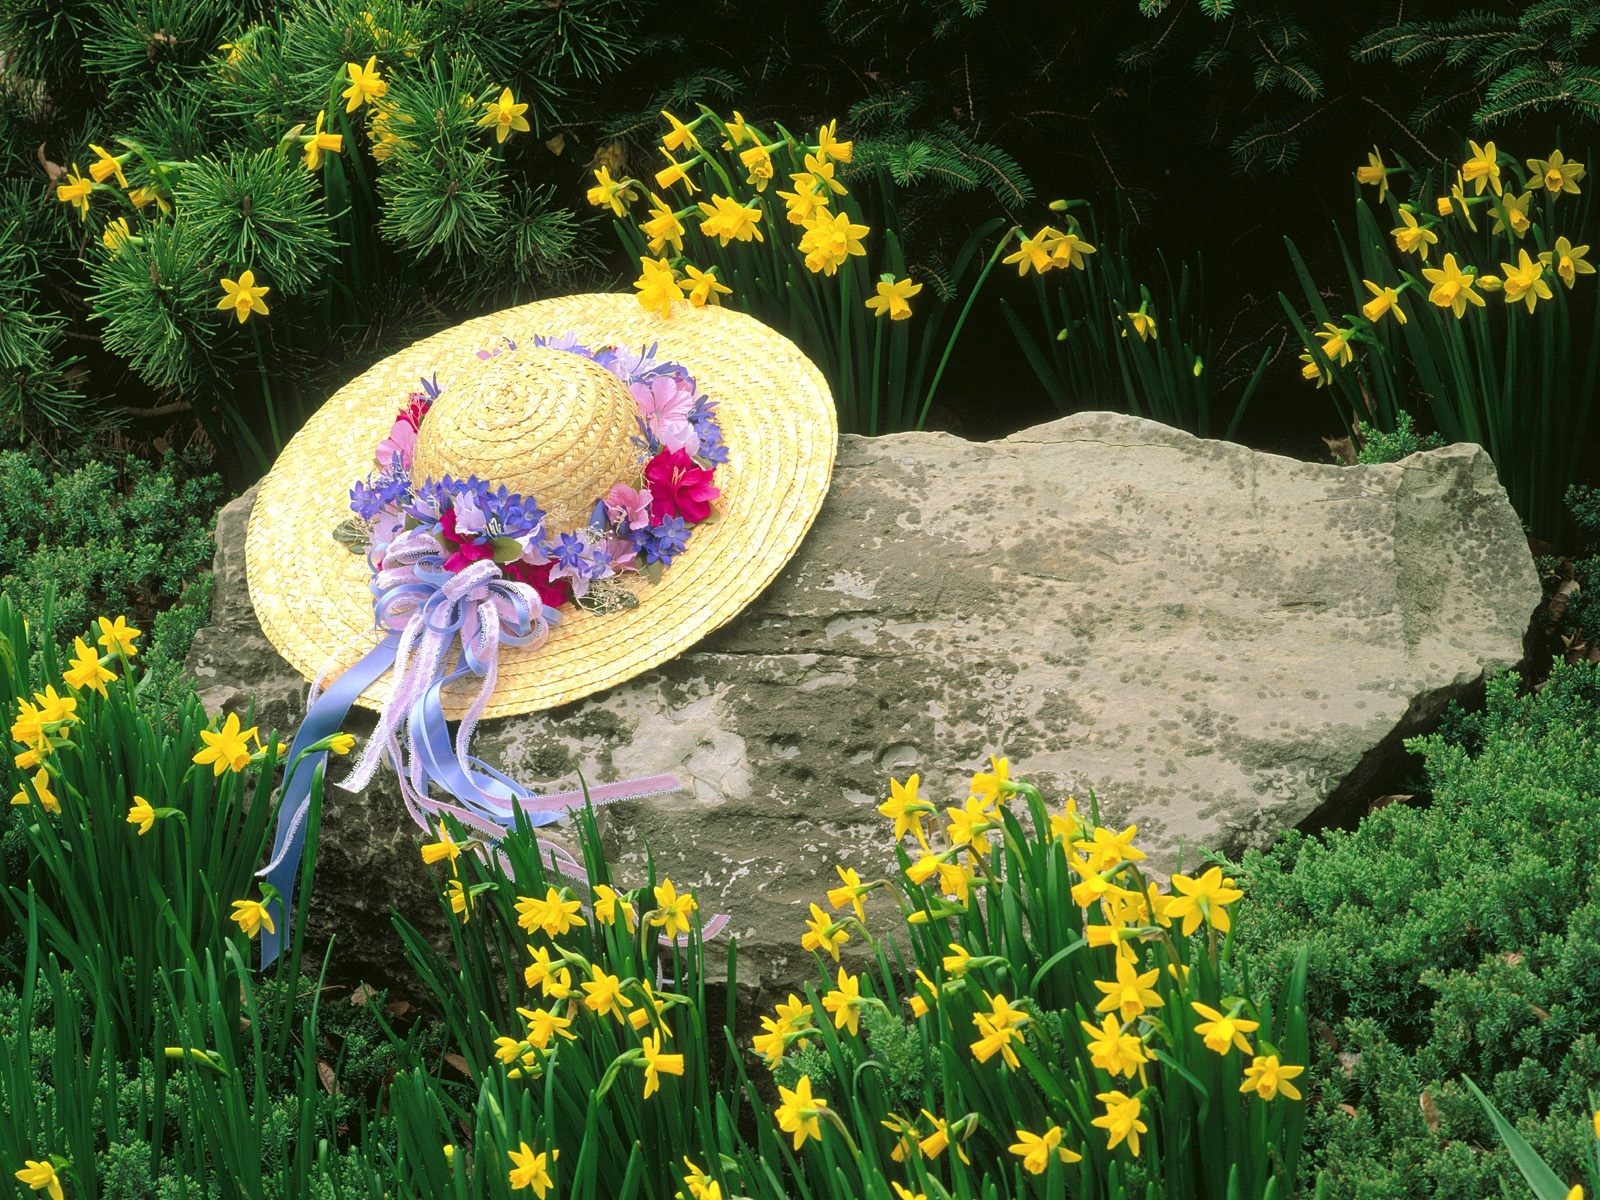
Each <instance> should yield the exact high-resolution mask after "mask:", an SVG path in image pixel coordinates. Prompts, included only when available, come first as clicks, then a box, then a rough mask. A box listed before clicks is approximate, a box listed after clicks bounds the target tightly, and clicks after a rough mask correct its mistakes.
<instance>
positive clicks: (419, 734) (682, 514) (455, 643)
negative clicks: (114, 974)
mask: <svg viewBox="0 0 1600 1200" xmlns="http://www.w3.org/2000/svg"><path fill="white" fill-rule="evenodd" d="M532 344H533V345H534V346H535V347H539V348H549V349H555V350H564V351H567V352H569V353H572V354H577V355H580V356H582V357H584V358H587V359H588V360H589V361H591V362H593V363H595V364H596V365H597V366H600V367H602V368H604V369H605V370H606V371H608V372H610V373H611V374H612V375H614V376H615V377H616V378H617V379H619V380H620V381H621V382H622V383H623V384H624V385H625V386H626V388H627V390H628V392H629V394H630V395H631V396H632V397H633V400H634V403H635V405H636V406H637V408H638V413H637V424H638V428H637V433H636V434H635V436H634V437H633V439H632V440H633V444H634V446H635V448H636V451H637V453H636V463H635V467H636V470H635V472H634V473H633V474H631V475H630V476H629V477H628V478H625V479H618V480H616V481H615V482H614V483H613V484H612V485H611V486H610V487H609V489H608V490H607V491H606V492H605V494H604V495H601V496H597V497H596V498H595V501H594V505H593V507H592V509H591V510H590V514H589V520H588V522H587V524H585V525H583V526H581V527H579V528H577V529H572V530H553V529H550V528H549V527H548V525H547V522H546V515H545V512H544V510H543V509H541V508H540V506H539V502H538V498H537V497H536V496H525V495H519V494H517V493H514V492H510V491H508V490H507V489H506V488H505V487H504V486H501V487H495V486H493V485H492V484H491V483H489V482H488V481H485V480H481V479H478V478H476V477H469V478H467V479H464V480H456V479H452V478H451V477H450V476H448V475H446V476H444V477H443V478H439V479H432V478H428V479H423V480H420V481H419V480H416V479H414V478H413V476H412V465H413V456H414V452H415V450H416V446H417V437H418V434H419V432H420V430H421V428H422V425H423V423H424V422H425V421H426V420H427V417H428V412H429V410H430V409H431V408H432V406H433V404H434V402H435V401H437V400H438V398H439V397H440V395H442V394H443V389H441V388H440V387H439V385H438V382H437V375H434V376H433V377H431V378H425V379H423V380H421V382H420V388H419V390H417V391H413V392H411V393H410V394H409V395H408V396H407V397H406V401H405V404H404V405H403V406H402V407H401V408H400V409H399V410H398V412H397V413H396V415H395V420H394V424H393V425H392V426H391V428H390V430H389V432H388V434H387V435H386V436H385V437H384V438H383V439H382V441H380V442H379V443H378V445H377V447H376V449H375V450H374V454H373V460H374V464H375V465H374V469H373V471H372V472H371V473H369V475H368V476H367V478H365V479H363V480H358V481H356V482H355V483H354V484H353V486H352V487H351V489H350V507H351V510H352V512H353V513H354V517H353V518H352V519H350V520H347V521H345V522H344V523H342V524H341V525H340V526H339V528H338V529H336V530H335V531H334V536H335V537H336V538H338V539H339V540H340V541H342V542H345V543H346V544H347V545H350V546H351V548H352V549H357V550H365V553H366V556H367V562H368V565H369V566H370V568H371V571H372V583H371V590H372V595H373V612H374V617H375V622H376V626H377V628H378V629H380V630H381V631H383V632H384V635H385V636H384V640H383V641H382V642H381V643H380V644H379V645H378V646H377V647H376V648H374V649H373V650H372V651H371V652H369V653H368V654H367V655H366V656H365V657H364V658H363V659H362V660H361V661H360V662H358V663H357V664H356V665H355V666H353V667H351V668H350V669H349V670H347V671H345V672H344V673H343V674H342V675H341V676H340V677H339V679H338V680H337V682H335V683H334V684H333V685H332V686H331V687H329V688H328V689H327V690H325V691H324V690H323V688H322V683H323V676H319V677H318V679H317V680H316V681H315V682H314V683H313V684H312V688H311V696H310V700H309V702H308V707H307V712H306V717H305V720H304V721H302V723H301V726H300V729H299V731H298V732H297V734H296V736H295V740H294V744H293V745H292V746H291V747H290V751H289V759H288V761H289V762H290V764H291V767H290V771H291V778H290V779H289V780H286V782H285V787H284V797H283V801H282V804H281V806H280V810H279V822H278V830H277V836H276V838H275V840H274V845H273V855H272V859H271V861H270V862H269V863H268V864H267V866H266V867H265V868H263V869H262V871H261V872H260V875H261V876H262V877H263V878H264V879H265V880H266V881H267V883H268V884H269V885H270V886H271V887H272V888H273V889H274V891H275V893H276V895H277V896H278V898H279V899H280V900H281V903H282V913H281V916H282V918H283V920H282V921H281V922H279V929H280V930H281V931H283V932H280V933H278V934H276V935H274V936H273V937H270V938H268V937H264V938H263V941H262V965H263V967H265V966H267V965H268V964H270V963H271V962H272V961H273V959H274V958H275V957H276V956H277V955H278V953H279V952H280V951H281V949H282V946H283V939H284V937H285V936H286V934H287V931H288V929H289V926H290V922H289V920H288V917H289V909H290V902H291V898H292V896H293V890H294V884H295V880H296V877H297V875H298V864H299V860H300V857H301V852H302V850H303V848H304V828H305V819H306V816H307V810H308V807H309V800H310V789H311V776H312V771H311V770H310V769H304V770H299V771H297V770H296V769H295V765H296V764H297V762H298V760H299V758H300V755H301V753H302V752H306V753H308V754H309V753H310V749H311V747H313V746H314V745H315V744H316V743H317V742H318V740H319V739H324V738H326V737H327V736H328V735H330V734H331V733H334V732H336V731H337V729H338V727H339V725H340V724H342V723H343V721H344V718H345V716H346V714H347V713H348V712H349V709H350V707H351V706H352V705H353V704H354V703H355V700H356V698H357V697H358V696H359V695H360V694H361V693H362V692H363V691H364V690H365V689H366V688H367V687H368V686H369V685H370V684H371V683H373V682H374V681H376V680H377V679H379V678H381V677H382V675H383V674H384V672H385V671H387V670H389V669H390V668H391V667H392V669H393V676H392V679H391V683H390V690H389V695H388V697H387V699H386V700H385V702H384V705H383V708H382V711H381V713H380V715H379V718H378V724H377V728H376V729H375V730H374V732H373V734H372V737H371V738H370V739H369V740H368V742H367V746H366V748H365V750H364V752H363V753H362V755H361V758H360V759H359V760H358V761H357V763H356V765H355V767H354V768H353V769H352V770H351V772H350V774H349V776H348V777H347V778H346V779H344V780H341V781H340V786H341V787H343V788H346V789H348V790H351V791H359V790H360V789H361V788H362V787H364V786H366V784H367V783H368V782H369V781H370V780H371V779H372V777H373V775H374V773H375V772H376V771H377V769H378V768H379V767H380V766H381V765H382V764H383V763H385V762H387V763H390V764H392V765H393V766H394V768H395V771H396V774H397V775H398V776H399V780H400V791H401V794H402V796H403V797H404V799H405V803H406V807H407V809H408V811H409V812H410V813H411V816H412V818H413V819H414V820H415V821H416V822H417V823H418V824H419V825H420V826H422V827H423V828H424V829H428V828H430V826H431V824H433V823H435V822H437V821H438V818H439V816H440V815H441V814H448V815H450V816H451V817H453V818H455V819H456V820H458V821H460V822H461V823H462V824H463V825H465V826H466V827H468V828H470V829H473V830H474V831H475V832H477V833H479V834H481V835H482V836H483V837H484V838H485V841H486V844H487V845H488V846H489V847H490V849H491V851H493V850H494V847H495V846H496V844H497V843H498V840H499V838H500V836H502V835H503V834H504V832H505V831H506V830H507V829H510V828H512V827H514V825H515V824H516V822H517V821H518V819H519V818H522V819H526V820H527V821H528V823H529V824H530V825H533V826H542V825H548V824H551V823H553V822H555V821H557V820H559V819H560V818H561V817H562V816H563V815H564V814H565V813H566V812H567V811H569V810H571V809H572V808H575V807H581V806H582V805H583V803H584V802H585V801H586V800H587V801H590V802H595V803H606V802H609V801H613V800H618V799H623V798H635V797H640V796H648V795H653V794H656V793H659V792H663V791H670V790H672V789H674V788H676V787H677V786H678V784H677V780H675V779H674V778H672V777H671V776H666V775H662V776H652V777H650V778H646V779H635V780H628V781H625V782H622V783H614V784H607V785H603V786H599V787H591V788H588V789H585V790H580V791H571V792H562V793H558V794H546V795H539V794H536V793H534V792H532V791H531V790H529V789H528V788H526V787H524V786H522V785H521V784H518V783H517V782H515V781H514V780H512V779H510V778H508V777H507V776H505V775H503V774H501V773H500V772H499V771H497V770H495V769H494V768H493V767H490V766H488V765H487V764H486V763H484V762H482V761H481V760H479V759H476V758H474V757H472V756H471V755H470V754H469V753H468V744H469V742H470V740H471V737H472V733H473V729H474V728H475V726H476V724H477V722H478V719H479V717H480V716H481V715H482V713H483V711H484V709H485V707H486V706H487V705H488V703H489V699H490V697H491V695H492V694H493V692H494V687H495V682H496V678H497V674H498V662H499V652H500V649H501V648H502V647H508V646H514V647H523V648H529V649H537V648H538V647H539V646H541V645H542V644H543V643H544V642H545V640H546V639H547V638H548V637H549V633H550V630H551V628H553V627H554V626H557V625H559V624H560V623H561V620H562V611H563V610H564V609H568V608H569V607H579V608H584V609H586V610H589V611H594V612H599V613H616V612H621V611H623V610H626V609H629V608H632V607H634V606H635V605H636V604H637V603H638V601H637V599H635V597H634V595H633V593H632V591H631V590H629V589H628V588H627V586H626V585H625V583H623V580H624V579H625V577H626V576H628V575H629V574H633V573H638V574H641V575H643V576H645V577H647V578H649V579H651V580H652V582H654V581H657V580H659V578H660V574H661V572H663V571H665V570H666V569H668V568H669V567H670V566H671V564H672V561H673V560H674V559H675V558H677V557H678V556H679V555H680V554H682V553H683V551H684V550H685V548H686V547H687V546H688V544H689V542H690V540H691V539H692V538H693V536H694V531H695V527H696V526H698V525H699V524H701V523H702V522H704V521H706V520H707V519H708V518H710V517H711V515H712V508H711V505H712V502H713V501H714V500H716V499H717V497H718V496H719V495H720V494H721V493H720V490H719V489H718V488H717V486H716V483H715V480H716V472H717V468H718V467H720V466H721V465H723V464H724V463H726V462H727V461H728V451H727V447H726V446H725V445H724V444H723V441H722V430H721V427H720V426H719V425H718V423H717V418H716V404H715V403H714V402H713V401H712V400H710V399H709V398H708V397H706V396H705V395H703V394H701V392H700V390H699V387H698V386H697V384H696V383H695V380H694V377H693V376H692V375H691V374H690V373H689V371H688V370H687V369H686V368H685V367H683V366H682V365H681V364H679V363H675V362H669V361H666V360H664V359H661V358H658V357H657V356H656V347H654V346H651V347H648V348H644V349H641V350H638V351H633V350H624V349H621V348H619V347H616V346H606V347H602V348H599V349H591V348H589V347H587V346H584V345H582V344H580V343H579V342H578V341H577V340H576V338H575V337H573V336H572V335H570V334H569V335H566V336H563V337H558V338H546V337H535V338H534V339H532ZM515 349H516V343H514V342H512V341H511V340H510V339H508V338H502V339H500V343H499V345H497V346H496V347H494V348H493V349H489V350H479V351H477V352H476V353H477V356H478V357H479V358H480V359H488V358H492V357H494V356H495V355H497V354H500V353H503V352H505V351H508V350H515ZM326 674H327V672H326V671H325V672H324V676H325V675H326ZM467 677H475V678H476V679H477V680H478V688H477V692H476V694H475V696H474V697H473V700H472V702H471V704H470V705H469V707H468V708H467V711H466V713H465V715H464V716H463V717H462V719H461V722H460V725H459V727H458V730H457V733H456V735H455V737H454V738H452V737H451V736H450V733H449V730H448V727H447V725H446V722H445V717H444V711H443V702H442V692H443V690H444V689H445V688H446V687H447V686H449V685H450V684H451V683H453V682H455V681H456V680H458V679H464V678H467ZM436 792H438V793H442V794H443V796H444V797H447V798H440V796H438V795H436V794H435V793H436ZM544 850H545V853H546V855H547V856H548V858H549V861H550V864H551V866H552V867H553V868H554V869H555V870H556V871H558V872H560V873H562V874H566V875H568V876H571V877H573V878H576V879H583V878H584V873H583V869H582V867H581V865H580V864H579V863H578V862H577V861H576V860H575V859H574V858H573V857H572V856H571V855H570V854H568V853H567V852H566V851H565V850H564V849H562V848H561V847H559V846H556V845H551V844H548V843H547V844H545V846H544ZM724 920H725V918H716V922H717V924H718V925H719V926H720V924H721V923H722V922H723V921H724ZM706 932H707V934H708V935H709V934H710V933H711V932H714V930H713V929H712V928H711V927H710V923H709V922H708V927H707V930H706Z"/></svg>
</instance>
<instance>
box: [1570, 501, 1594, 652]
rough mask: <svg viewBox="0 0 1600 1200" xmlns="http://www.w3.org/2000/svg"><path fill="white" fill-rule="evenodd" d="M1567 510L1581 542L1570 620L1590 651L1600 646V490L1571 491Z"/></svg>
mask: <svg viewBox="0 0 1600 1200" xmlns="http://www.w3.org/2000/svg"><path fill="white" fill-rule="evenodd" d="M1567 507H1568V509H1569V510H1570V511H1571V512H1572V519H1573V523H1574V524H1575V525H1576V526H1577V529H1578V535H1579V538H1580V543H1579V545H1580V549H1579V551H1578V554H1577V555H1576V556H1575V558H1574V560H1573V564H1572V573H1573V578H1575V579H1576V580H1577V582H1578V592H1577V594H1576V595H1574V596H1572V597H1571V598H1570V599H1569V600H1568V602H1567V619H1568V620H1569V621H1571V622H1572V627H1573V629H1574V630H1575V631H1576V632H1577V633H1578V634H1579V635H1580V636H1581V637H1582V639H1583V640H1584V641H1585V642H1587V643H1588V644H1589V645H1590V646H1591V647H1593V646H1600V488H1591V487H1574V488H1572V489H1571V490H1570V491H1568V492H1567Z"/></svg>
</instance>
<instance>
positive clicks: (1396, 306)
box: [1361, 279, 1406, 325]
mask: <svg viewBox="0 0 1600 1200" xmlns="http://www.w3.org/2000/svg"><path fill="white" fill-rule="evenodd" d="M1361 286H1362V287H1364V288H1366V289H1367V291H1368V292H1370V293H1372V299H1371V300H1368V301H1367V302H1366V303H1365V304H1363V305H1362V306H1361V315H1362V316H1364V317H1366V319H1367V320H1369V321H1371V322H1372V323H1373V324H1377V323H1378V321H1379V319H1380V318H1382V317H1383V315H1384V314H1385V313H1393V314H1394V319H1395V320H1396V321H1398V322H1400V324H1402V325H1404V324H1405V323H1406V314H1405V310H1404V309H1403V308H1401V307H1400V293H1399V292H1398V291H1396V290H1395V289H1394V288H1392V287H1386V286H1380V285H1379V284H1376V283H1373V282H1372V280H1370V279H1363V280H1362V281H1361Z"/></svg>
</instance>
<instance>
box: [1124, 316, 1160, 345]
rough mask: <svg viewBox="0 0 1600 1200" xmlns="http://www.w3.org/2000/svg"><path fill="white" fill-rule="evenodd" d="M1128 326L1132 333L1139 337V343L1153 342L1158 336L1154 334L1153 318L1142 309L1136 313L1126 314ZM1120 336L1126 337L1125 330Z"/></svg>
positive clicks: (1154, 324) (1154, 320)
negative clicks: (1131, 328)
mask: <svg viewBox="0 0 1600 1200" xmlns="http://www.w3.org/2000/svg"><path fill="white" fill-rule="evenodd" d="M1128 324H1129V325H1130V326H1132V327H1133V331H1134V333H1136V334H1138V335H1139V340H1140V341H1141V342H1149V341H1154V340H1156V338H1157V337H1158V336H1159V335H1158V334H1157V333H1156V319H1155V317H1153V316H1151V315H1150V314H1149V313H1147V312H1145V311H1144V309H1142V308H1141V309H1140V310H1139V311H1138V312H1131V313H1129V314H1128ZM1122 336H1123V337H1127V336H1128V331H1127V330H1126V329H1124V330H1123V331H1122Z"/></svg>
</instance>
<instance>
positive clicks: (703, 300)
mask: <svg viewBox="0 0 1600 1200" xmlns="http://www.w3.org/2000/svg"><path fill="white" fill-rule="evenodd" d="M716 270H717V269H716V268H715V267H711V268H709V269H707V270H704V271H702V270H701V269H700V268H699V267H697V266H695V265H693V264H692V263H684V264H683V274H684V282H685V283H686V284H688V287H689V303H690V304H692V305H694V306H695V307H696V308H704V307H705V306H706V305H708V304H721V303H722V301H721V300H720V299H719V297H721V296H731V295H733V289H732V288H731V287H728V286H727V285H726V284H724V283H722V282H721V281H720V280H718V279H717V274H716Z"/></svg>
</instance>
